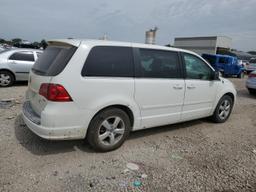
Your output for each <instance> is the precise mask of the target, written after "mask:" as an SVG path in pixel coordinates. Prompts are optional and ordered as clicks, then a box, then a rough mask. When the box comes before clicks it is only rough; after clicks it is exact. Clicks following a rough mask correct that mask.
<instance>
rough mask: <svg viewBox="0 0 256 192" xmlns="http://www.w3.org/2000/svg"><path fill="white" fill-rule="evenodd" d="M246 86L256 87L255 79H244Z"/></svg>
mask: <svg viewBox="0 0 256 192" xmlns="http://www.w3.org/2000/svg"><path fill="white" fill-rule="evenodd" d="M246 87H247V88H249V89H256V80H251V79H248V80H247V81H246Z"/></svg>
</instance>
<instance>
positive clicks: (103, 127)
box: [86, 108, 131, 152]
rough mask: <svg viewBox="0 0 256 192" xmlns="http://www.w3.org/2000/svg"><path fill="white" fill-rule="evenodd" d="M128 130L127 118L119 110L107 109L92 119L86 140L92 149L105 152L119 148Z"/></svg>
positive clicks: (128, 122)
mask: <svg viewBox="0 0 256 192" xmlns="http://www.w3.org/2000/svg"><path fill="white" fill-rule="evenodd" d="M130 130H131V122H130V119H129V116H128V115H127V114H126V113H125V112H124V111H123V110H121V109H118V108H109V109H106V110H104V111H102V112H100V113H98V114H97V115H96V116H95V117H94V118H93V120H92V121H91V123H90V125H89V128H88V132H87V137H86V138H87V140H88V142H89V144H90V146H91V147H92V148H94V149H95V150H98V151H102V152H106V151H111V150H114V149H117V148H119V147H120V146H121V145H122V144H123V143H124V141H125V140H126V139H127V137H128V136H129V133H130Z"/></svg>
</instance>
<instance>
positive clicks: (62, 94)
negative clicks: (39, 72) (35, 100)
mask: <svg viewBox="0 0 256 192" xmlns="http://www.w3.org/2000/svg"><path fill="white" fill-rule="evenodd" d="M39 94H40V95H42V96H44V97H45V98H46V99H47V100H49V101H58V102H65V101H73V100H72V98H71V97H70V95H69V94H68V92H67V90H66V89H65V88H64V87H63V86H62V85H59V84H52V83H43V84H41V86H40V89H39Z"/></svg>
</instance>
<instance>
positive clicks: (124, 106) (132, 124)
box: [89, 104, 134, 127]
mask: <svg viewBox="0 0 256 192" xmlns="http://www.w3.org/2000/svg"><path fill="white" fill-rule="evenodd" d="M110 108H117V109H121V110H123V111H124V112H125V113H126V114H127V115H128V117H129V119H130V122H131V127H133V126H134V113H133V111H132V109H131V108H130V107H128V106H127V105H122V104H114V105H109V106H105V107H103V108H102V109H100V110H98V111H97V112H96V113H95V114H94V115H93V117H92V119H91V121H92V120H93V118H94V117H95V116H96V115H98V114H99V113H100V112H102V111H104V110H106V109H110ZM91 121H90V123H91ZM90 123H89V124H90Z"/></svg>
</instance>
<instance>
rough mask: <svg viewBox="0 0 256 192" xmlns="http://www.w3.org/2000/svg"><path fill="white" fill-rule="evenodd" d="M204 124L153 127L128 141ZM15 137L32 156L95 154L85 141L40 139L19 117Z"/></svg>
mask: <svg viewBox="0 0 256 192" xmlns="http://www.w3.org/2000/svg"><path fill="white" fill-rule="evenodd" d="M204 122H209V121H208V120H207V119H201V120H194V121H189V122H186V123H179V124H174V125H168V126H161V127H155V128H151V129H145V130H140V131H135V132H132V133H131V134H130V136H129V138H128V140H132V139H137V138H141V137H145V136H152V135H157V134H161V133H163V132H165V133H168V132H170V131H173V130H176V129H182V128H189V127H191V126H194V125H199V124H201V123H204ZM14 129H15V136H16V138H17V140H18V141H19V143H20V144H21V145H22V146H23V147H24V148H25V149H27V150H28V151H30V152H31V153H32V154H34V155H50V154H58V153H66V152H71V151H77V150H80V151H83V152H86V153H97V152H96V151H94V150H93V149H91V148H90V146H89V145H88V143H87V142H86V141H85V140H66V141H51V140H46V139H42V138H40V137H39V136H37V135H36V134H34V133H33V132H32V131H30V129H29V128H28V127H27V126H26V125H25V123H24V121H23V119H22V117H21V115H19V116H17V118H16V119H15V126H14Z"/></svg>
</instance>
